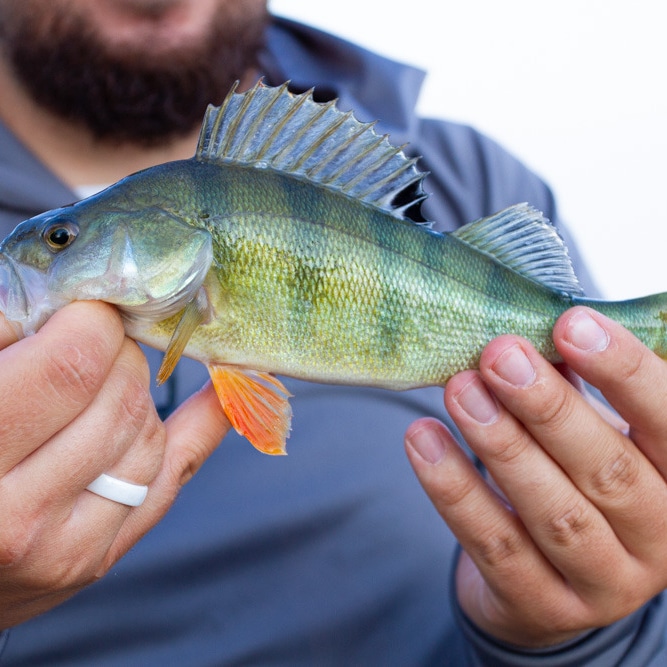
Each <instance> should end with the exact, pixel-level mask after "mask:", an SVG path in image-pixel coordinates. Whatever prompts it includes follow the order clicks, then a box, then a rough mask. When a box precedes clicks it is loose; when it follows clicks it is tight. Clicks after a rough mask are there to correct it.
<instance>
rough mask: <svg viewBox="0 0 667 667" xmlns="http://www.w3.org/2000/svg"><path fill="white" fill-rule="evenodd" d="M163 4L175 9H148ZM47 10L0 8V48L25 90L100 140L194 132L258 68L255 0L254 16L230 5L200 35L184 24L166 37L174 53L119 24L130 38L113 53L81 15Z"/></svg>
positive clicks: (145, 140)
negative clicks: (236, 83) (211, 106)
mask: <svg viewBox="0 0 667 667" xmlns="http://www.w3.org/2000/svg"><path fill="white" fill-rule="evenodd" d="M59 4H61V3H58V2H55V3H54V5H59ZM114 4H118V6H119V7H120V5H123V4H127V6H130V5H139V4H141V5H142V6H144V7H148V6H149V5H151V4H152V3H150V2H148V3H139V2H137V1H136V0H134V1H130V2H129V4H128V3H125V0H119V1H118V3H110V6H111V5H114ZM166 4H172V5H173V4H174V3H169V2H166V0H158V2H157V3H156V4H155V9H157V8H158V6H163V8H164V6H165V5H166ZM179 4H180V3H179ZM187 4H188V6H189V4H190V3H187ZM239 4H241V3H239ZM242 4H243V6H244V8H245V7H246V5H247V3H242ZM28 7H31V8H32V12H31V11H27V8H28ZM22 8H23V9H22ZM53 9H54V7H53V6H51V3H42V2H31V1H30V0H28V1H27V2H26V3H25V5H22V4H21V3H15V4H14V3H12V4H11V5H10V6H9V7H5V8H4V9H1V8H0V12H2V16H0V19H1V20H0V24H2V23H4V28H3V35H2V41H3V42H4V44H3V46H4V48H5V52H6V53H7V55H8V57H9V59H10V62H11V65H12V70H13V72H14V74H15V76H16V77H17V79H19V80H20V82H21V84H22V86H23V88H24V89H25V90H26V91H27V92H28V94H29V95H30V96H31V97H32V98H33V99H34V100H35V101H36V102H37V103H38V104H40V105H41V106H43V107H44V108H46V109H48V110H49V111H50V112H51V113H54V114H55V115H57V116H60V117H62V118H65V119H66V120H68V121H69V122H71V123H72V124H74V125H81V126H85V127H86V128H88V130H89V131H90V132H91V133H92V134H93V136H94V137H95V138H96V139H97V140H99V141H103V142H114V143H138V144H141V145H149V146H150V145H157V144H160V143H163V142H164V141H165V140H169V139H174V138H178V137H181V136H185V135H187V134H189V133H191V132H192V131H193V129H194V128H196V127H197V126H198V125H199V123H200V122H201V119H202V117H203V114H204V111H205V109H206V106H207V105H208V104H209V103H213V104H216V103H220V101H221V100H222V98H223V97H224V95H225V94H226V93H227V91H228V90H229V88H230V87H231V85H232V84H233V82H234V81H236V80H237V79H242V78H244V75H245V73H246V72H248V71H250V70H252V69H254V68H255V67H256V63H257V55H258V52H259V50H260V49H261V47H262V44H263V34H264V28H265V25H266V22H267V20H268V15H267V13H266V7H265V3H264V2H262V1H261V0H257V3H256V7H255V8H254V11H248V10H247V9H245V11H240V10H239V5H238V4H237V3H236V0H233V1H231V2H230V1H229V0H227V1H226V2H219V3H218V5H217V11H216V12H215V14H214V18H213V20H211V21H209V22H208V25H206V26H202V28H201V30H200V31H199V32H197V31H196V30H195V26H193V25H192V24H190V23H188V22H187V21H186V22H184V23H183V25H186V26H188V27H187V29H183V34H179V33H178V30H172V31H171V33H170V34H171V39H172V40H173V41H174V43H177V46H175V47H173V48H169V47H168V46H166V43H167V42H166V40H164V41H162V48H156V47H155V46H154V45H155V40H154V39H151V40H149V39H147V38H144V39H142V38H141V30H142V29H143V28H142V29H139V28H137V25H136V22H134V23H133V22H131V21H130V22H126V27H127V28H128V31H127V36H128V38H129V37H130V36H131V40H130V41H129V42H128V43H127V44H125V45H124V46H123V47H118V45H112V44H109V43H107V42H106V39H105V35H100V34H99V33H98V32H97V30H96V29H95V25H94V21H91V20H87V19H86V12H82V13H76V12H73V11H72V12H69V13H68V12H62V11H60V12H55V11H53ZM181 9H183V7H181ZM174 11H176V10H175V9H174ZM168 23H169V22H168V21H167V22H166V23H164V24H162V23H161V24H160V26H159V27H158V28H157V30H158V32H159V30H162V29H165V30H166V29H167V26H168ZM146 29H147V26H146ZM188 31H190V32H189V34H187V33H188ZM147 34H148V33H147ZM154 36H155V35H154V34H153V37H154ZM118 39H120V37H119V38H118Z"/></svg>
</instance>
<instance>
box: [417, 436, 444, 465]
mask: <svg viewBox="0 0 667 667" xmlns="http://www.w3.org/2000/svg"><path fill="white" fill-rule="evenodd" d="M408 443H409V444H410V446H411V447H412V448H413V449H414V450H415V451H416V452H417V454H419V456H421V457H422V458H423V459H424V461H427V462H428V463H431V464H436V463H440V461H442V459H443V457H444V455H445V445H444V443H443V441H442V439H441V438H440V437H439V436H438V434H437V433H435V432H434V431H433V430H432V429H430V428H420V429H417V430H415V431H413V432H412V433H411V434H410V436H409V438H408Z"/></svg>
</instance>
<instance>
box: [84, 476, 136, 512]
mask: <svg viewBox="0 0 667 667" xmlns="http://www.w3.org/2000/svg"><path fill="white" fill-rule="evenodd" d="M86 488H87V489H88V491H92V492H93V493H96V494H97V495H98V496H102V498H107V499H109V500H113V501H114V502H117V503H121V505H129V506H130V507H139V505H141V503H143V502H144V500H145V499H146V494H147V493H148V487H147V486H144V485H143V484H132V483H130V482H124V481H123V480H122V479H116V478H115V477H112V476H111V475H107V474H106V473H102V474H101V475H100V476H99V477H98V478H97V479H95V480H93V481H92V482H91V483H90V484H89V485H88V486H87V487H86Z"/></svg>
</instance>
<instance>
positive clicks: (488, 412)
mask: <svg viewBox="0 0 667 667" xmlns="http://www.w3.org/2000/svg"><path fill="white" fill-rule="evenodd" d="M454 400H455V401H456V402H457V403H458V404H459V405H460V406H461V408H463V410H464V411H465V412H467V413H468V415H470V417H472V418H473V419H474V420H475V421H476V422H479V423H480V424H487V425H488V424H492V423H493V422H494V421H496V418H497V417H498V406H497V404H496V402H495V400H494V399H493V396H491V394H490V393H489V392H488V390H487V388H486V387H485V386H484V383H483V382H482V381H481V380H480V379H479V378H474V379H473V380H471V381H470V382H468V384H467V385H465V386H464V387H463V389H461V391H459V393H458V394H456V395H455V396H454Z"/></svg>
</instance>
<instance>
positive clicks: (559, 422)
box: [531, 391, 574, 431]
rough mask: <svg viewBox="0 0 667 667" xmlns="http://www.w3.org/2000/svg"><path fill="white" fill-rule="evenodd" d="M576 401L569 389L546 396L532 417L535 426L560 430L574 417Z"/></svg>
mask: <svg viewBox="0 0 667 667" xmlns="http://www.w3.org/2000/svg"><path fill="white" fill-rule="evenodd" d="M573 410H574V403H573V401H572V394H571V393H570V392H569V391H560V392H556V393H555V394H550V395H549V396H547V397H545V400H544V401H543V402H542V404H541V405H540V406H538V407H537V408H536V409H535V411H534V413H532V416H531V419H532V422H533V424H534V425H535V426H537V427H544V426H547V425H548V426H549V428H550V429H551V430H554V431H558V430H560V429H561V428H562V426H563V425H565V424H567V423H568V422H569V420H570V419H571V417H572V414H573Z"/></svg>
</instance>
